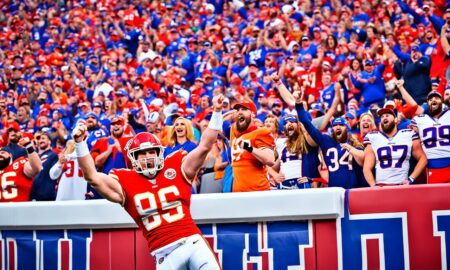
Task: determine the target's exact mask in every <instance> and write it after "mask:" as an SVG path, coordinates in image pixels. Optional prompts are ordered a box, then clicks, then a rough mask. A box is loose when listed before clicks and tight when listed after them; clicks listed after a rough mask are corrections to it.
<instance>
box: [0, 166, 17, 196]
mask: <svg viewBox="0 0 450 270" xmlns="http://www.w3.org/2000/svg"><path fill="white" fill-rule="evenodd" d="M16 177H17V174H16V172H5V173H4V174H2V177H1V178H0V184H1V186H2V192H0V198H1V197H2V196H3V199H5V200H12V199H14V198H16V197H17V195H19V194H18V192H17V187H16V184H15V183H14V179H15V178H16Z"/></svg>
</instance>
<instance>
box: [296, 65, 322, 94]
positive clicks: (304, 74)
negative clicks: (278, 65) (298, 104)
mask: <svg viewBox="0 0 450 270" xmlns="http://www.w3.org/2000/svg"><path fill="white" fill-rule="evenodd" d="M322 73H323V72H322V68H319V67H311V68H310V69H309V70H301V71H299V72H298V73H297V81H298V83H299V84H300V85H303V83H304V82H305V83H306V85H307V86H306V88H305V98H306V99H308V96H309V95H313V96H314V97H315V100H319V97H320V94H319V89H322V88H323V85H322Z"/></svg>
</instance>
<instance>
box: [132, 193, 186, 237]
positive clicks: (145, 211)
mask: <svg viewBox="0 0 450 270" xmlns="http://www.w3.org/2000/svg"><path fill="white" fill-rule="evenodd" d="M168 194H173V195H174V196H180V191H179V190H178V188H177V187H176V186H170V187H166V188H162V189H160V190H159V191H158V197H156V196H155V194H153V193H150V192H144V193H140V194H136V195H135V196H134V203H135V204H136V210H137V211H138V213H139V215H141V217H142V222H143V223H144V226H145V229H147V231H151V230H153V229H155V228H157V227H159V226H160V225H161V223H162V220H163V219H164V220H165V221H166V222H168V223H172V222H175V221H177V220H180V219H182V218H183V217H184V213H183V207H182V205H181V202H180V201H170V202H169V201H167V199H166V197H167V195H168ZM158 200H159V203H160V204H161V208H158ZM171 210H173V211H171Z"/></svg>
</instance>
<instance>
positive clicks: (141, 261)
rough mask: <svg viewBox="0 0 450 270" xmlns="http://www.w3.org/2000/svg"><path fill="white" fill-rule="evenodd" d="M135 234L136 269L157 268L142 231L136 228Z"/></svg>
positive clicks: (153, 269)
mask: <svg viewBox="0 0 450 270" xmlns="http://www.w3.org/2000/svg"><path fill="white" fill-rule="evenodd" d="M134 234H135V239H136V270H155V269H156V266H155V262H154V260H153V256H152V255H150V252H149V251H148V246H147V240H145V238H144V236H143V235H142V231H140V230H135V231H134Z"/></svg>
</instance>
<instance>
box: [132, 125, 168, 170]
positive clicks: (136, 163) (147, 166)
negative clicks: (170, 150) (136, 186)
mask: <svg viewBox="0 0 450 270" xmlns="http://www.w3.org/2000/svg"><path fill="white" fill-rule="evenodd" d="M150 149H154V150H156V153H157V154H156V157H150V158H149V157H144V158H141V159H138V158H137V155H138V153H139V152H140V151H144V150H150ZM125 151H127V156H128V158H129V159H130V161H131V164H132V165H133V168H134V169H135V170H136V171H137V172H138V173H142V174H143V175H145V176H147V177H153V176H155V175H156V174H157V173H158V171H160V170H161V169H162V168H163V167H164V147H163V146H162V145H161V142H160V141H159V139H158V137H156V136H155V135H153V134H151V133H149V132H141V133H138V134H136V136H134V138H133V139H131V140H129V141H128V143H127V145H126V146H125Z"/></svg>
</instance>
